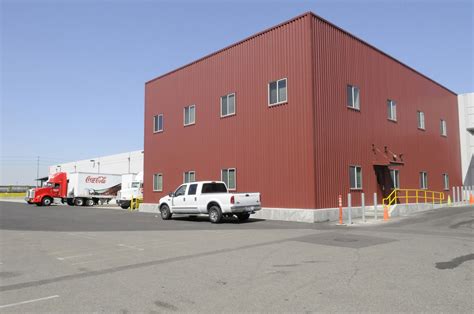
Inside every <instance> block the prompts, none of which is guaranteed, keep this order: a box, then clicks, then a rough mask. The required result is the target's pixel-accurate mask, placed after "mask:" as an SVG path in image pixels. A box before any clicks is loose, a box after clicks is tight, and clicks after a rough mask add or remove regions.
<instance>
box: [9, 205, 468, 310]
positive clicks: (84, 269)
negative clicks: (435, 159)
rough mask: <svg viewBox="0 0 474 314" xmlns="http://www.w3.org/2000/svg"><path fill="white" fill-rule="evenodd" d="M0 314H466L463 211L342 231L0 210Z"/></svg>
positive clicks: (112, 213)
mask: <svg viewBox="0 0 474 314" xmlns="http://www.w3.org/2000/svg"><path fill="white" fill-rule="evenodd" d="M0 207H1V211H0V215H1V217H0V218H1V219H0V228H1V231H0V237H1V239H0V240H1V244H0V245H1V246H0V250H1V251H0V252H1V255H0V281H1V285H0V311H1V312H4V313H5V312H29V311H35V312H63V313H67V312H120V313H128V312H146V313H155V312H173V311H177V312H182V311H194V312H195V311H198V312H231V311H232V312H235V311H240V312H242V311H247V312H248V311H262V312H263V311H264V312H306V311H391V312H394V311H409V312H419V311H423V312H433V311H435V312H472V311H473V309H474V308H473V281H472V280H473V278H472V274H473V266H474V261H473V259H474V245H473V221H474V217H473V216H474V215H473V208H472V207H456V208H444V209H439V210H433V211H428V212H425V213H420V214H417V215H415V216H412V217H409V218H402V219H397V220H393V221H391V222H389V223H379V224H375V225H366V226H364V225H357V226H353V227H341V226H335V225H334V224H328V223H321V224H306V223H290V222H278V221H263V220H252V219H251V220H250V221H249V222H247V223H238V222H237V221H236V220H229V221H226V222H225V223H222V224H211V223H209V222H208V221H207V219H206V218H200V217H197V218H176V219H173V220H171V221H162V220H161V218H159V217H157V216H156V215H155V214H148V213H138V212H127V211H122V210H114V209H100V208H89V207H69V206H50V207H37V206H31V205H27V204H22V203H11V202H0Z"/></svg>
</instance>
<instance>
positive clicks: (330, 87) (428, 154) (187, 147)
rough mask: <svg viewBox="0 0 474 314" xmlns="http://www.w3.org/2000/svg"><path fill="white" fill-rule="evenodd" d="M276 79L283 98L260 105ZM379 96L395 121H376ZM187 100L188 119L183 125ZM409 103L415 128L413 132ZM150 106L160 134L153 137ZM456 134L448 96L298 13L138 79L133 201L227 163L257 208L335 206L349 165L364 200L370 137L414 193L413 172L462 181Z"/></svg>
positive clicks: (381, 112)
mask: <svg viewBox="0 0 474 314" xmlns="http://www.w3.org/2000/svg"><path fill="white" fill-rule="evenodd" d="M284 77H286V78H288V83H287V84H288V103H286V104H283V105H279V106H275V107H268V105H267V103H268V100H267V84H268V83H269V82H270V81H272V80H276V79H280V78H284ZM347 84H354V85H357V86H359V87H360V89H361V110H360V112H355V111H353V110H350V109H348V108H347V107H346V102H347V100H346V85H347ZM232 92H235V94H236V115H235V116H231V117H226V118H220V107H219V106H220V96H223V95H226V94H228V93H232ZM387 98H390V99H394V100H395V101H397V118H398V122H397V123H393V122H390V121H388V120H387V118H386V116H387V113H386V100H387ZM191 104H195V105H196V124H195V125H192V126H187V127H184V126H183V108H184V107H185V106H188V105H191ZM417 110H422V111H424V112H425V119H426V131H420V130H418V129H417V117H416V111H417ZM161 113H162V114H164V132H162V133H157V134H153V130H152V127H153V116H154V115H157V114H161ZM440 118H444V119H446V120H447V126H448V137H447V138H445V137H441V136H440V134H439V119H440ZM457 130H458V121H457V100H456V95H455V94H453V93H451V92H449V91H448V90H446V89H445V88H443V87H441V86H439V85H438V84H436V83H434V82H432V81H431V80H429V79H427V78H426V77H424V76H422V75H420V74H418V73H416V72H414V71H413V70H411V69H409V68H407V67H406V66H403V65H401V64H400V63H399V62H397V61H395V60H394V59H392V58H390V57H388V56H387V55H384V54H383V53H381V52H380V51H378V50H376V49H374V48H372V47H370V46H368V45H367V44H365V43H362V42H361V41H360V40H357V39H356V38H354V37H352V36H350V35H349V34H347V33H345V32H343V31H341V30H339V29H338V28H336V27H334V26H333V25H330V24H328V23H327V22H326V21H324V20H322V19H319V18H317V17H315V16H314V15H312V14H305V15H303V16H300V17H297V18H295V19H293V20H291V21H289V22H286V23H283V24H280V25H279V26H277V27H275V28H272V29H270V30H267V31H264V32H262V33H259V34H257V35H255V36H253V37H251V38H249V39H246V40H244V41H242V42H239V43H237V44H235V45H233V46H231V47H228V48H225V49H223V50H220V51H218V52H216V53H214V54H212V55H210V56H207V57H204V58H203V59H201V60H198V61H196V62H194V63H192V64H190V65H188V66H185V67H183V68H180V69H178V70H175V71H173V72H171V73H168V74H166V75H163V76H161V77H159V78H157V79H154V80H152V81H150V82H148V83H147V84H146V87H145V156H144V170H145V177H144V187H145V189H144V202H146V203H157V202H158V200H159V198H161V197H162V196H164V195H165V194H166V193H168V192H170V191H172V190H174V189H175V188H176V187H177V186H178V185H180V184H181V183H182V182H183V172H184V171H189V170H194V171H196V180H220V171H221V169H222V168H236V169H237V191H238V192H252V191H258V192H261V193H262V202H263V205H264V207H281V208H327V207H336V205H337V203H336V201H337V195H338V194H346V193H347V192H349V170H348V167H349V165H350V164H358V165H361V166H362V169H363V192H365V194H366V195H367V196H366V197H367V198H369V199H370V200H371V199H372V197H371V196H370V197H369V195H370V194H372V193H373V192H375V191H377V185H376V179H375V174H374V171H373V169H372V163H373V155H372V154H373V153H372V146H371V145H372V144H375V145H376V146H377V147H378V148H380V149H383V147H384V146H388V147H389V149H390V150H392V151H394V152H396V153H403V154H404V160H405V165H404V166H403V167H401V168H400V183H401V187H402V188H417V187H418V173H419V171H421V170H424V171H427V172H428V184H429V188H430V189H432V190H437V191H441V190H442V176H441V174H442V173H448V174H449V176H450V183H451V185H460V184H461V167H460V151H459V135H458V132H457ZM154 173H162V174H163V185H164V188H163V192H153V191H152V176H153V174H154ZM356 193H360V192H356ZM354 200H355V202H354V203H356V204H357V202H358V200H359V197H358V196H357V195H356V196H354ZM367 203H371V201H370V202H367Z"/></svg>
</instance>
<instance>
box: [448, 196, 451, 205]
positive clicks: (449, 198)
mask: <svg viewBox="0 0 474 314" xmlns="http://www.w3.org/2000/svg"><path fill="white" fill-rule="evenodd" d="M450 205H451V195H448V206H450Z"/></svg>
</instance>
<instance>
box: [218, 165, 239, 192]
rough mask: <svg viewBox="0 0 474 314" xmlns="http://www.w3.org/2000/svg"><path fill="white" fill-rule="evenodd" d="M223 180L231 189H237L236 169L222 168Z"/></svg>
mask: <svg viewBox="0 0 474 314" xmlns="http://www.w3.org/2000/svg"><path fill="white" fill-rule="evenodd" d="M221 180H222V181H224V183H225V185H227V188H228V189H229V190H235V187H236V184H235V169H222V173H221Z"/></svg>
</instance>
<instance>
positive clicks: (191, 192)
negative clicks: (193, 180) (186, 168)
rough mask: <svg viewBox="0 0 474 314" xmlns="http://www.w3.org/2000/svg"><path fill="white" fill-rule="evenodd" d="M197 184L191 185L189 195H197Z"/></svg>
mask: <svg viewBox="0 0 474 314" xmlns="http://www.w3.org/2000/svg"><path fill="white" fill-rule="evenodd" d="M197 186H198V185H197V184H191V185H190V186H189V189H188V195H196V190H197Z"/></svg>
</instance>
